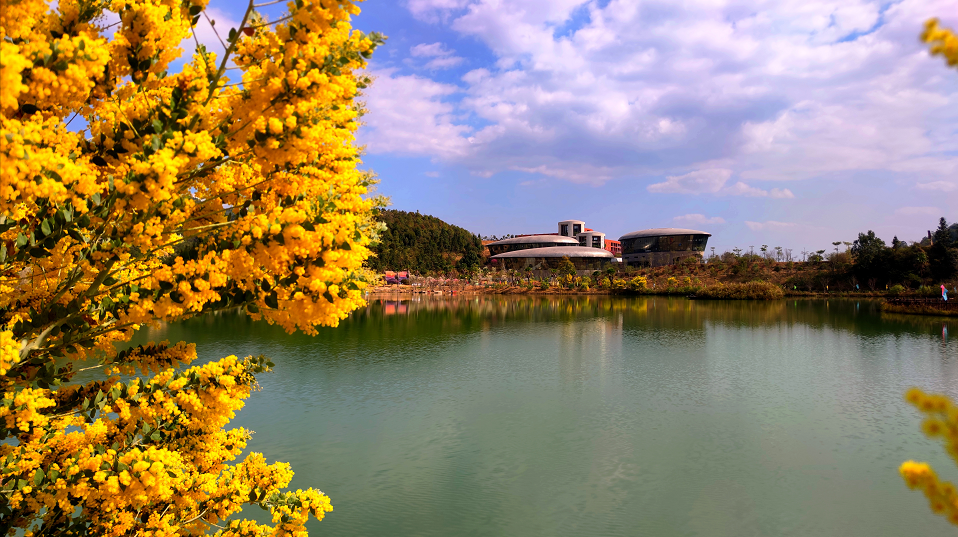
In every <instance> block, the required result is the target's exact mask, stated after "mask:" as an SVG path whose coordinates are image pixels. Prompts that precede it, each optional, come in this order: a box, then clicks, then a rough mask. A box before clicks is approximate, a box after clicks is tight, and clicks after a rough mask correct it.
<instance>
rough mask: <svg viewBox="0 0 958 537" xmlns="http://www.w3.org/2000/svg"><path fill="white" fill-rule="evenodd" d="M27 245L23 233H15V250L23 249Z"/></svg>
mask: <svg viewBox="0 0 958 537" xmlns="http://www.w3.org/2000/svg"><path fill="white" fill-rule="evenodd" d="M26 245H27V236H26V235H24V234H23V233H17V248H23V247H24V246H26Z"/></svg>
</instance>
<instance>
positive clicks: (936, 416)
mask: <svg viewBox="0 0 958 537" xmlns="http://www.w3.org/2000/svg"><path fill="white" fill-rule="evenodd" d="M921 38H922V40H923V41H924V42H925V43H929V44H931V45H932V46H931V53H932V54H933V55H942V56H944V58H945V61H946V62H947V63H948V65H949V66H951V67H958V35H955V33H954V32H953V31H951V30H949V29H946V28H942V27H940V26H939V25H938V21H937V20H936V19H932V20H930V21H928V22H927V23H926V24H925V31H924V33H922V34H921ZM905 400H906V401H908V402H909V403H911V404H913V405H915V407H917V408H918V410H920V411H921V412H922V413H923V414H925V420H924V422H923V423H922V430H923V431H924V432H925V434H926V435H928V436H929V437H931V438H939V439H941V440H942V442H944V444H945V449H946V451H948V454H949V455H950V456H951V458H952V459H954V460H955V462H956V463H958V406H956V405H955V403H954V402H952V401H951V400H950V399H949V398H948V397H946V396H944V395H938V394H926V393H925V392H923V391H921V390H920V389H918V388H912V389H911V390H909V391H908V393H906V394H905ZM899 471H900V472H901V475H902V477H903V478H904V479H905V483H907V484H908V487H909V488H912V489H921V490H922V492H924V493H925V497H926V498H928V504H929V505H930V506H931V510H932V511H933V512H935V513H936V514H939V515H942V516H945V517H946V518H947V519H948V521H949V522H951V523H952V524H955V525H956V526H958V491H956V488H955V485H954V484H952V483H949V482H947V481H941V480H939V479H938V476H937V474H936V473H935V471H934V470H933V469H932V468H931V466H929V465H928V463H924V462H915V461H906V462H904V463H903V464H902V465H901V467H900V468H899Z"/></svg>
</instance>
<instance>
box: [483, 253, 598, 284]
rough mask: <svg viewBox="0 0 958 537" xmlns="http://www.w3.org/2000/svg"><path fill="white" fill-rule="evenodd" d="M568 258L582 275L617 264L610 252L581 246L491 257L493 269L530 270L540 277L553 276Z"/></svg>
mask: <svg viewBox="0 0 958 537" xmlns="http://www.w3.org/2000/svg"><path fill="white" fill-rule="evenodd" d="M564 257H568V258H569V260H570V261H572V264H573V265H575V269H576V273H578V275H579V276H589V275H591V274H592V273H593V272H594V271H596V270H603V269H605V267H607V266H608V265H609V263H612V262H614V261H615V256H614V255H612V253H611V252H609V251H607V250H604V249H602V248H583V247H582V246H578V245H573V246H551V247H546V248H530V249H525V250H514V251H511V252H506V253H503V254H498V255H494V256H492V258H491V262H492V264H493V266H498V267H500V268H504V269H511V270H520V271H524V270H526V269H531V270H532V271H533V274H534V275H535V276H536V277H537V278H545V277H549V276H550V275H551V271H552V269H555V268H559V264H560V263H561V262H562V258H564Z"/></svg>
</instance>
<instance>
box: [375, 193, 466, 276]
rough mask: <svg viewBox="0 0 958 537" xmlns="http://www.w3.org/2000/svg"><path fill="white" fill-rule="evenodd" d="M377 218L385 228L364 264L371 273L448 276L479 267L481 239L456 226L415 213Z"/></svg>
mask: <svg viewBox="0 0 958 537" xmlns="http://www.w3.org/2000/svg"><path fill="white" fill-rule="evenodd" d="M376 219H377V220H378V221H379V222H382V223H383V224H385V226H386V229H385V230H383V231H382V232H381V233H380V237H379V243H378V244H377V245H375V246H373V248H372V250H373V253H374V254H375V256H374V257H372V258H370V259H369V260H368V261H367V264H368V266H369V268H371V269H373V270H411V271H413V272H418V273H420V274H425V273H428V272H439V273H447V272H450V271H452V270H453V269H456V270H460V271H463V270H470V269H473V268H476V267H478V266H479V265H480V264H482V248H483V247H482V240H481V239H480V238H479V236H478V235H473V234H472V233H470V232H469V231H467V230H465V229H463V228H461V227H459V226H454V225H452V224H448V223H446V222H444V221H442V220H440V219H439V218H436V217H435V216H431V215H427V214H420V213H419V212H418V211H417V212H414V213H413V212H406V211H398V210H394V209H389V210H383V211H380V212H379V214H378V215H377V216H376Z"/></svg>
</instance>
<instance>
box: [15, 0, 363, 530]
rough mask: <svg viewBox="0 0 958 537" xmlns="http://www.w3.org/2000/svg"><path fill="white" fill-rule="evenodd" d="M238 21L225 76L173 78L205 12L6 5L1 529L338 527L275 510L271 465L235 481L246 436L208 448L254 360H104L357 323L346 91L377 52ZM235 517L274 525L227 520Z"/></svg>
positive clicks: (344, 13)
mask: <svg viewBox="0 0 958 537" xmlns="http://www.w3.org/2000/svg"><path fill="white" fill-rule="evenodd" d="M256 8H257V5H256V4H253V3H252V2H251V3H249V4H248V6H247V9H246V13H245V14H244V17H243V20H242V22H241V24H240V26H239V28H238V29H234V30H233V31H231V32H230V36H229V38H228V39H226V41H225V43H224V44H225V45H226V46H227V47H226V48H227V52H226V54H224V55H223V57H222V58H217V57H216V55H214V54H212V53H208V52H205V51H204V50H203V49H202V47H200V46H199V44H198V43H197V46H196V49H197V52H198V53H197V54H194V55H193V56H192V60H191V61H190V62H188V63H186V64H185V65H184V67H183V69H182V70H181V71H180V72H179V73H174V74H168V69H169V65H170V63H171V62H172V61H173V60H175V59H176V58H177V57H178V56H179V54H180V51H179V50H178V48H177V47H178V45H179V44H180V43H181V42H183V40H184V39H185V38H187V37H188V36H189V35H190V34H195V30H194V27H195V24H196V23H197V21H198V20H199V19H200V18H201V17H203V16H206V14H205V12H204V9H205V1H204V0H186V1H183V0H179V1H177V0H158V1H146V0H108V1H101V0H61V1H60V2H58V3H57V5H56V11H54V12H50V11H49V7H48V5H47V4H46V3H45V2H41V1H39V0H23V1H20V2H9V1H7V0H0V38H2V39H0V394H2V396H3V397H2V402H0V458H3V459H4V461H5V465H4V467H3V468H2V469H0V520H2V521H3V526H4V527H3V529H13V530H14V531H23V532H31V533H32V534H33V535H35V536H38V535H68V534H71V533H84V534H86V533H93V534H117V535H120V534H136V533H141V534H152V535H173V534H176V535H200V534H204V533H205V532H206V531H207V530H208V529H210V528H221V529H222V531H223V533H224V534H232V535H260V534H263V533H264V532H272V531H273V530H274V529H275V530H276V532H278V533H280V534H282V533H285V534H300V533H302V532H304V524H305V523H306V520H307V518H308V517H309V516H314V517H316V518H320V519H321V518H322V517H323V516H324V515H325V513H326V512H328V511H330V510H331V509H332V507H331V505H330V503H329V498H327V497H326V496H325V495H323V494H322V493H320V492H318V491H314V490H308V491H297V492H285V491H284V490H283V489H284V488H285V487H286V485H287V484H288V483H289V479H290V477H291V475H292V473H291V471H290V470H289V468H288V466H286V465H283V464H278V465H267V464H265V462H264V459H263V457H262V456H258V455H256V454H252V455H250V456H249V457H247V458H246V459H245V460H242V461H238V462H236V461H235V458H236V457H237V456H238V454H239V453H240V452H241V451H242V449H243V447H244V446H245V442H246V439H247V438H248V432H245V431H242V430H225V429H223V427H224V426H225V425H226V423H227V422H228V421H229V419H230V418H232V416H233V414H234V413H235V411H236V410H238V409H239V408H240V407H241V406H242V401H243V400H244V399H245V397H247V396H248V394H249V391H250V390H252V389H254V388H255V377H254V375H255V374H258V373H261V372H264V371H266V370H267V369H268V368H269V364H268V363H267V362H264V361H262V360H257V359H249V360H238V359H236V358H235V357H227V358H224V359H223V360H220V361H217V362H213V363H210V364H207V365H205V366H203V367H200V368H192V369H189V370H186V371H183V370H181V366H183V365H184V364H187V363H189V362H190V361H191V360H192V359H193V358H194V357H195V350H194V349H193V347H192V346H190V345H186V344H183V343H178V344H174V345H170V344H168V343H163V344H146V345H143V346H139V347H136V348H134V349H129V350H126V351H119V350H118V348H117V346H118V344H120V343H122V342H125V341H127V340H129V338H130V337H131V336H132V334H133V333H134V331H135V330H136V329H138V328H139V327H140V326H143V325H148V324H152V323H157V322H164V321H165V322H170V321H175V320H178V319H185V318H189V317H191V316H195V315H202V314H205V313H209V312H214V311H221V310H224V309H228V308H243V309H245V310H246V311H247V312H249V314H250V315H251V316H252V317H253V318H255V319H263V320H266V321H267V322H270V323H278V324H280V325H282V326H283V327H284V328H286V329H287V330H289V331H293V330H302V331H304V332H306V333H315V331H316V327H318V326H324V325H326V326H328V325H336V324H337V323H338V322H339V321H340V320H341V319H342V318H344V317H345V316H346V315H347V314H348V313H349V312H350V311H351V310H353V309H355V308H356V307H358V306H360V305H362V304H363V303H364V302H363V298H362V294H363V288H364V286H365V285H366V282H365V278H366V276H365V275H364V273H362V272H361V271H358V270H357V269H359V268H360V267H361V265H362V263H363V261H364V260H365V259H366V258H367V257H368V256H369V255H370V250H369V245H370V243H371V242H372V241H374V240H375V239H376V233H377V230H378V226H377V225H375V222H374V221H373V218H372V212H373V210H374V209H375V208H376V207H378V206H380V205H381V204H382V200H380V199H378V198H370V197H368V188H369V186H370V184H372V181H371V179H370V177H369V175H368V174H367V173H366V172H363V171H360V170H358V169H357V168H356V166H357V164H358V149H357V148H356V147H355V144H354V136H353V133H354V131H355V129H356V128H357V126H358V118H359V115H360V113H361V112H362V110H361V107H360V106H358V105H357V104H356V102H355V101H354V99H355V98H356V97H357V96H358V95H359V91H360V90H361V89H362V88H363V87H365V85H366V84H367V83H368V80H367V79H366V78H365V77H362V76H356V75H355V74H354V73H355V72H356V70H357V69H361V68H363V67H364V66H365V60H366V59H367V58H368V57H369V54H370V53H371V52H372V51H373V50H374V49H375V48H376V46H377V45H378V44H380V43H381V42H382V38H381V36H378V35H376V34H370V35H364V34H361V33H359V32H355V31H353V30H352V29H351V27H350V18H351V17H352V16H354V15H356V14H357V13H358V9H357V8H356V6H355V5H354V3H353V2H352V1H350V0H330V1H326V0H324V1H322V2H319V1H308V0H296V1H294V2H290V3H289V4H288V8H289V13H288V14H286V15H284V16H282V17H280V18H279V19H277V20H275V21H272V22H266V21H264V20H263V19H262V18H261V17H260V15H259V14H258V13H257V12H256ZM107 9H108V10H110V11H111V12H113V13H116V14H117V15H118V16H119V18H120V22H119V23H117V24H116V25H115V28H114V29H115V31H114V32H113V33H112V35H111V36H109V37H107V36H106V35H105V33H104V32H105V31H106V30H107V28H106V27H101V26H98V25H97V24H96V23H95V22H94V21H95V20H97V17H98V16H100V15H102V13H103V12H104V10H107ZM194 43H196V38H195V35H194ZM214 58H215V60H216V61H217V62H218V63H219V66H218V68H217V71H216V72H215V73H214V72H212V68H213V67H212V65H213V63H212V62H213V59H214ZM207 62H210V63H209V64H208V63H207ZM228 66H230V67H228ZM227 71H229V72H230V73H231V76H233V73H237V74H236V77H237V78H236V81H234V82H230V81H229V80H227V79H226V78H225V73H226V72H227ZM78 116H83V118H84V119H85V120H86V121H87V123H88V130H87V131H86V132H84V133H75V132H70V131H69V130H68V129H67V128H66V126H67V125H68V124H69V122H70V121H72V119H73V118H76V117H78ZM84 359H86V360H91V361H92V362H93V363H92V365H90V366H88V367H79V365H78V364H79V360H84ZM79 371H85V374H90V373H93V372H96V375H97V376H98V379H97V380H92V381H89V382H86V383H82V384H80V383H76V382H74V379H75V375H76V373H77V372H79ZM137 371H139V374H141V375H142V377H136V376H135V375H137ZM118 374H123V375H127V376H128V378H130V379H131V380H129V381H128V382H119V380H118V379H119V377H117V376H115V375H118ZM174 498H175V501H173V499H174ZM243 504H256V505H260V506H263V507H264V508H267V509H269V510H270V511H271V512H272V513H273V516H274V526H275V527H273V528H270V527H266V526H262V525H258V524H255V523H252V522H249V521H245V520H240V519H237V518H235V517H236V515H237V513H238V512H239V510H240V509H241V507H242V505H243Z"/></svg>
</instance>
